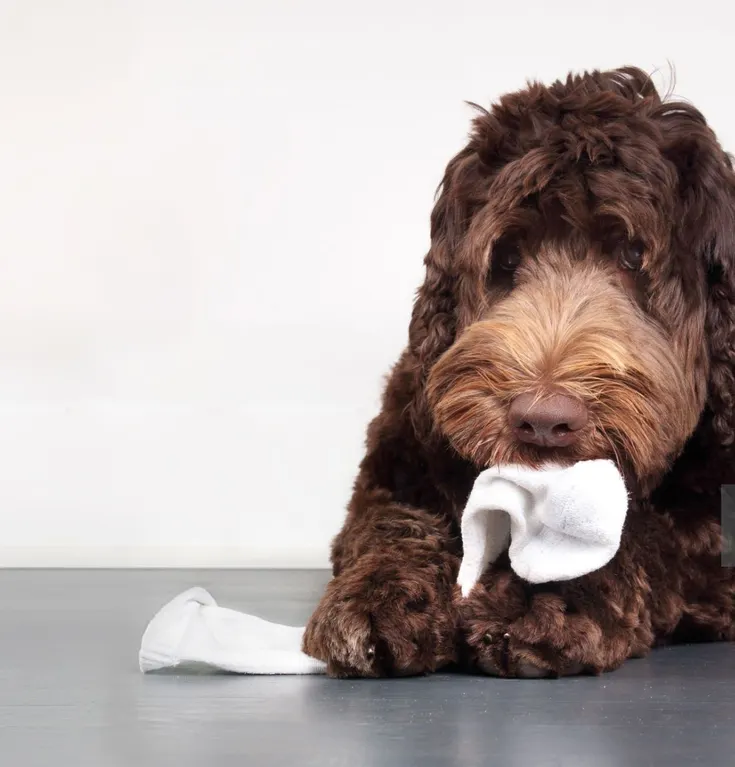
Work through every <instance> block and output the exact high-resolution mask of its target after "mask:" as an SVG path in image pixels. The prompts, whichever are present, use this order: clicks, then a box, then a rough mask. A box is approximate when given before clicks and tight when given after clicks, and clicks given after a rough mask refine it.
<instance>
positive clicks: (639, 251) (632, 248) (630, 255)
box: [618, 240, 646, 272]
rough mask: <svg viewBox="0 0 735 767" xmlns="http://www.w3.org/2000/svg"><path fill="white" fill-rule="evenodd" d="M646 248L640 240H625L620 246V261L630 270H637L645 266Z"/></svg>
mask: <svg viewBox="0 0 735 767" xmlns="http://www.w3.org/2000/svg"><path fill="white" fill-rule="evenodd" d="M645 251H646V249H645V247H644V246H643V243H642V242H641V241H640V240H633V241H632V242H623V243H621V244H620V246H619V247H618V263H619V264H620V266H621V267H622V268H623V269H627V270H628V271H629V272H637V271H638V270H639V269H640V268H641V266H643V254H644V253H645Z"/></svg>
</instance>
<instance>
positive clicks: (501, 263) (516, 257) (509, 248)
mask: <svg viewBox="0 0 735 767" xmlns="http://www.w3.org/2000/svg"><path fill="white" fill-rule="evenodd" d="M521 258H522V256H521V250H520V248H519V247H518V243H516V242H513V241H512V240H500V241H499V242H498V243H497V244H496V245H495V247H494V248H493V266H496V267H497V268H499V269H502V270H503V271H506V272H512V271H514V270H515V269H517V268H518V266H519V265H520V263H521Z"/></svg>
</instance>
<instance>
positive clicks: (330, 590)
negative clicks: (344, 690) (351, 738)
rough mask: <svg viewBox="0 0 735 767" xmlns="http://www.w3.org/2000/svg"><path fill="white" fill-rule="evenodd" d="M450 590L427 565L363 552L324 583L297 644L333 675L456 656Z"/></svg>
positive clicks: (396, 671)
mask: <svg viewBox="0 0 735 767" xmlns="http://www.w3.org/2000/svg"><path fill="white" fill-rule="evenodd" d="M450 596H451V594H450V589H449V587H446V588H443V587H442V585H441V584H440V583H437V576H436V572H435V571H434V570H432V569H431V568H426V569H406V568H401V567H400V566H397V565H396V564H395V562H392V561H390V560H388V559H383V558H375V557H370V558H365V560H364V561H360V563H359V564H358V565H357V566H355V567H353V568H351V569H349V570H346V571H344V572H342V573H340V574H339V575H338V576H336V577H335V578H334V579H333V580H332V581H331V582H330V583H329V584H328V586H327V589H326V591H325V594H324V596H323V598H322V600H321V602H320V604H319V606H318V607H317V609H316V611H315V612H314V614H313V615H312V617H311V619H310V620H309V622H308V624H307V626H306V631H305V633H304V641H303V650H304V652H306V653H307V654H308V655H311V656H312V657H314V658H318V659H320V660H323V661H325V662H326V663H327V673H328V674H330V675H331V676H337V677H354V676H359V677H379V676H408V675H414V674H422V673H426V672H429V671H434V670H435V669H437V668H439V667H440V666H443V665H446V664H447V663H450V662H452V661H453V660H455V632H456V620H455V618H454V615H453V611H452V601H451V598H450Z"/></svg>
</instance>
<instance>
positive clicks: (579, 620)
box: [304, 68, 735, 676]
mask: <svg viewBox="0 0 735 767" xmlns="http://www.w3.org/2000/svg"><path fill="white" fill-rule="evenodd" d="M431 238H432V243H431V249H430V251H429V253H428V255H427V256H426V259H425V263H426V279H425V282H424V284H423V286H422V287H421V289H420V290H419V293H418V297H417V300H416V304H415V307H414V312H413V317H412V320H411V325H410V330H409V345H408V348H407V349H406V350H405V352H404V353H403V355H402V356H401V358H400V360H399V361H398V363H397V364H396V366H395V368H394V369H393V372H392V375H391V377H390V379H389V382H388V385H387V389H386V392H385V397H384V402H383V409H382V412H381V413H380V415H379V416H378V417H377V418H376V419H375V420H374V421H373V423H372V424H371V425H370V427H369V430H368V438H367V455H366V456H365V458H364V460H363V462H362V464H361V468H360V473H359V476H358V479H357V481H356V484H355V490H354V496H353V498H352V501H351V503H350V506H349V513H348V516H347V520H346V522H345V525H344V527H343V529H342V531H341V532H340V534H339V535H338V536H337V538H336V539H335V541H334V544H333V549H332V561H333V566H334V567H333V570H334V578H333V580H332V582H331V583H330V584H329V585H328V587H327V590H326V593H325V595H324V597H323V599H322V601H321V603H320V605H319V607H318V608H317V610H316V612H315V613H314V615H313V617H312V618H311V621H310V622H309V625H308V626H307V631H306V635H305V639H304V648H305V650H306V651H307V652H308V653H310V654H311V655H313V656H315V657H317V658H321V659H323V660H325V661H327V663H328V666H329V672H330V673H331V674H333V675H337V676H352V675H357V676H379V675H399V674H413V673H421V672H428V671H433V670H435V669H437V668H439V667H441V666H442V665H445V664H448V663H451V662H454V661H459V662H461V663H464V664H467V665H468V666H469V667H471V668H475V669H480V670H483V671H485V672H487V673H492V674H500V675H504V676H539V675H541V676H545V675H562V674H570V673H579V672H583V671H588V672H600V671H604V670H609V669H614V668H616V667H618V666H619V665H620V664H621V663H623V661H624V660H625V659H626V658H629V657H634V656H640V655H642V654H644V653H646V652H647V651H648V650H649V648H651V647H653V646H654V645H656V644H658V643H662V642H666V641H683V640H693V639H698V640H704V639H712V640H714V639H720V640H723V639H726V640H732V639H733V638H735V621H734V618H735V606H734V600H735V577H734V576H733V571H732V570H730V569H727V568H724V567H723V566H722V565H721V561H720V553H721V548H722V535H721V529H720V486H721V484H722V483H723V482H726V481H728V480H729V481H730V482H732V481H734V479H733V466H734V465H735V451H734V450H733V442H734V438H735V174H734V173H733V169H732V165H731V162H730V159H729V157H728V156H727V155H726V154H725V153H724V152H723V150H722V149H721V148H720V146H719V144H718V142H717V139H716V138H715V136H714V134H713V133H712V131H711V130H710V129H709V128H708V127H707V124H706V122H705V120H704V118H703V117H702V115H701V114H700V113H699V112H698V111H696V109H694V108H693V107H691V106H689V105H688V104H684V103H674V102H667V101H663V100H662V99H661V98H660V96H659V94H658V93H657V92H656V89H655V88H654V86H653V85H652V84H651V82H650V80H649V78H648V77H647V76H646V74H645V73H644V72H641V71H640V70H637V69H632V68H626V69H620V70H617V71H613V72H605V73H600V72H593V73H591V74H585V75H582V76H569V77H568V78H567V79H566V81H564V82H556V83H554V84H553V85H551V86H550V87H545V86H543V85H539V84H532V85H530V86H529V87H528V88H527V89H526V90H524V91H521V92H519V93H514V94H511V95H508V96H506V97H504V98H503V99H501V100H500V103H499V104H497V105H496V106H494V107H493V108H492V110H491V111H489V112H487V111H485V110H481V112H480V114H479V116H478V117H476V119H475V120H474V124H473V131H472V134H471V138H470V141H469V143H468V145H467V147H466V148H465V149H463V150H462V151H461V152H460V153H459V154H458V155H457V156H456V157H455V158H454V159H453V160H452V161H451V162H450V163H449V165H448V167H447V170H446V173H445V176H444V179H443V182H442V187H441V194H440V196H439V199H438V201H437V203H436V206H435V208H434V211H433V214H432V220H431ZM602 457H605V458H611V459H613V460H614V461H615V462H616V463H617V465H618V467H619V468H620V470H621V471H622V472H623V474H624V476H625V478H626V482H627V485H628V488H629V490H630V494H631V504H630V508H629V511H628V519H627V522H626V526H625V530H624V533H623V541H622V545H621V548H620V550H619V552H618V554H617V555H616V557H615V558H614V559H613V561H612V562H610V564H608V565H607V566H605V567H604V568H602V569H601V570H598V571H597V572H595V573H592V574H590V575H588V576H585V577H583V578H579V579H576V580H573V581H568V582H564V583H559V584H552V583H550V584H545V585H542V586H535V587H531V586H530V585H529V584H526V583H524V582H523V581H522V580H521V579H520V578H518V577H517V576H516V575H515V574H514V573H513V572H512V571H511V570H510V568H509V565H508V560H507V557H506V558H505V559H504V560H503V561H498V562H496V563H495V564H494V565H493V566H492V567H491V569H490V570H489V572H487V573H486V575H485V577H484V578H483V581H482V583H481V584H479V585H478V586H477V587H476V588H475V589H474V590H473V592H472V594H471V595H470V597H469V598H468V599H467V600H465V601H462V602H459V601H458V599H457V593H456V590H455V586H454V581H455V577H456V574H457V569H458V563H459V559H460V557H461V554H462V552H461V543H460V541H459V524H458V522H459V517H460V514H461V511H462V507H463V505H464V503H465V501H466V499H467V496H468V493H469V489H470V487H471V485H472V481H473V479H474V477H475V476H476V475H477V473H478V472H479V471H481V470H482V469H483V468H485V467H487V466H489V465H492V464H498V463H505V462H516V463H524V464H527V465H537V464H538V463H539V461H541V460H546V459H553V460H555V461H557V462H561V463H565V462H566V463H569V462H573V461H578V460H584V459H592V458H602Z"/></svg>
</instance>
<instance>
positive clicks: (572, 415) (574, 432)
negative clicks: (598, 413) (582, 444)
mask: <svg viewBox="0 0 735 767" xmlns="http://www.w3.org/2000/svg"><path fill="white" fill-rule="evenodd" d="M508 420H509V422H510V427H511V428H512V429H513V433H514V434H515V435H516V437H517V438H518V439H519V440H521V442H528V443H529V444H531V445H540V446H541V447H568V446H569V445H572V444H574V443H575V442H576V441H577V438H578V437H579V432H580V430H581V429H582V427H583V426H585V424H586V423H587V408H586V407H585V406H584V403H583V402H582V401H581V400H579V399H576V398H575V397H570V396H567V395H566V394H552V395H551V396H550V397H545V398H543V399H541V398H539V397H538V395H537V394H535V393H534V392H528V393H526V394H521V395H519V396H518V397H516V398H515V399H514V400H513V401H512V402H511V403H510V409H509V410H508Z"/></svg>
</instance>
